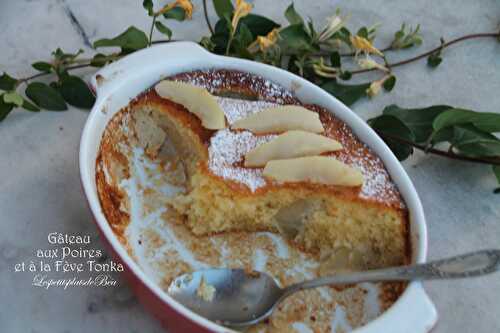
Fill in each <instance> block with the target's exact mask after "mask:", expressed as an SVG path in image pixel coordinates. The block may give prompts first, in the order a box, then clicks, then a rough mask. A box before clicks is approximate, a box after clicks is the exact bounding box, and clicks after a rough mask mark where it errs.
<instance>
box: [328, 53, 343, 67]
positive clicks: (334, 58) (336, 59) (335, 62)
mask: <svg viewBox="0 0 500 333" xmlns="http://www.w3.org/2000/svg"><path fill="white" fill-rule="evenodd" d="M330 63H331V64H332V67H336V68H340V67H341V66H342V62H341V60H340V53H339V52H338V51H334V52H332V54H331V55H330Z"/></svg>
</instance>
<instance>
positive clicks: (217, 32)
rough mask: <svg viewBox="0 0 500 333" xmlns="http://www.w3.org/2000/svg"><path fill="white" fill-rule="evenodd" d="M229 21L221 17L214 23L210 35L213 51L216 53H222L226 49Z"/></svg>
mask: <svg viewBox="0 0 500 333" xmlns="http://www.w3.org/2000/svg"><path fill="white" fill-rule="evenodd" d="M228 24H229V22H228V21H227V19H226V18H221V19H220V20H218V21H217V23H215V27H214V34H213V35H212V36H211V37H210V40H211V41H212V43H213V45H214V48H213V52H214V53H216V54H224V53H225V51H226V46H227V43H228V42H229V28H228Z"/></svg>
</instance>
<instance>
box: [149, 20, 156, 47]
mask: <svg viewBox="0 0 500 333" xmlns="http://www.w3.org/2000/svg"><path fill="white" fill-rule="evenodd" d="M155 22H156V15H153V22H151V29H150V30H149V41H148V45H149V46H151V44H153V40H152V38H153V31H154V29H155Z"/></svg>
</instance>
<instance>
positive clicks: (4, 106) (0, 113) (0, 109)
mask: <svg viewBox="0 0 500 333" xmlns="http://www.w3.org/2000/svg"><path fill="white" fill-rule="evenodd" d="M13 108H14V105H12V104H8V103H5V102H4V100H3V94H2V95H0V121H2V120H4V119H5V117H7V116H8V115H9V113H10V111H12V109H13Z"/></svg>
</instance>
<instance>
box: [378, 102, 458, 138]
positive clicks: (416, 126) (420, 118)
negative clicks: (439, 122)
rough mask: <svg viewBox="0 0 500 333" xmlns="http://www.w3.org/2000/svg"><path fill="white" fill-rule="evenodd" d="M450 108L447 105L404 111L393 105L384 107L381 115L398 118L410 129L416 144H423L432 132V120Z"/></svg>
mask: <svg viewBox="0 0 500 333" xmlns="http://www.w3.org/2000/svg"><path fill="white" fill-rule="evenodd" d="M451 108H452V107H451V106H448V105H434V106H430V107H426V108H420V109H405V108H401V107H399V106H397V105H394V104H393V105H389V106H386V107H385V108H384V110H383V111H382V114H384V115H390V116H394V117H396V118H398V119H399V120H400V121H402V122H403V123H404V124H405V125H406V126H407V127H408V128H410V129H411V131H412V132H413V133H414V135H415V141H416V142H425V141H427V139H428V138H429V136H430V135H431V133H432V132H433V127H432V122H433V121H434V119H435V118H436V117H437V116H438V115H439V114H441V113H442V112H444V111H446V110H449V109H451Z"/></svg>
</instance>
